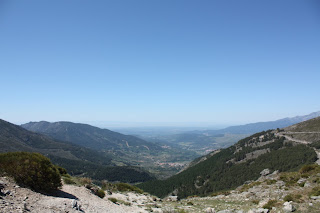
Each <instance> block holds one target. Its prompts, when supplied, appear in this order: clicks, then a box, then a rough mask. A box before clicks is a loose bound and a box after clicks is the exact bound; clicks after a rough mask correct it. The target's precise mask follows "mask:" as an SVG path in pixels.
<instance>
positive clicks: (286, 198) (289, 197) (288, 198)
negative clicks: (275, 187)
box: [283, 194, 293, 201]
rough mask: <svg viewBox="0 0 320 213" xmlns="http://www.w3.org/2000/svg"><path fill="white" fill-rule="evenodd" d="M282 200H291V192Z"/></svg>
mask: <svg viewBox="0 0 320 213" xmlns="http://www.w3.org/2000/svg"><path fill="white" fill-rule="evenodd" d="M283 200H284V201H293V196H292V195H291V194H288V195H286V196H285V197H284V198H283Z"/></svg>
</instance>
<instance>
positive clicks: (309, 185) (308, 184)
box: [303, 181, 311, 187]
mask: <svg viewBox="0 0 320 213" xmlns="http://www.w3.org/2000/svg"><path fill="white" fill-rule="evenodd" d="M303 187H311V183H310V182H309V181H307V182H305V183H304V186H303Z"/></svg>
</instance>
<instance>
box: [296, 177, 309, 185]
mask: <svg viewBox="0 0 320 213" xmlns="http://www.w3.org/2000/svg"><path fill="white" fill-rule="evenodd" d="M306 180H307V179H305V178H300V179H299V180H298V181H297V183H298V184H301V183H304V182H306Z"/></svg>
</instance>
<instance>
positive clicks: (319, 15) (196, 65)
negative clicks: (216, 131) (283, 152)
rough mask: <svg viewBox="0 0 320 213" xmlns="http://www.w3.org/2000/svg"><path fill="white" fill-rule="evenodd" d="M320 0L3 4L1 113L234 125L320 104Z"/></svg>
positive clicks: (25, 117)
mask: <svg viewBox="0 0 320 213" xmlns="http://www.w3.org/2000/svg"><path fill="white" fill-rule="evenodd" d="M319 80H320V1H318V0H282V1H279V0H260V1H256V0H242V1H239V0H219V1H218V0H201V1H198V0H193V1H190V0H161V1H160V0H158V1H157V0H134V1H133V0H126V1H125V0H113V1H109V0H103V1H98V0H96V1H88V0H86V1H84V0H68V1H65V0H55V1H43V0H38V1H35V0H28V1H21V0H0V82H1V83H0V118H1V119H4V120H7V121H9V122H13V123H17V124H21V123H25V122H29V121H40V120H47V121H73V122H85V123H90V122H91V123H93V122H96V123H97V122H100V123H105V124H106V125H108V124H110V125H111V124H112V123H113V124H114V123H117V124H119V125H120V126H121V125H124V126H126V125H127V126H128V125H129V126H130V125H144V126H145V125H161V126H165V125H183V126H188V125H229V124H230V125H234V124H245V123H251V122H258V121H270V120H276V119H280V118H284V117H292V116H296V115H305V114H309V113H311V112H315V111H319V110H320V98H319V91H320V83H319Z"/></svg>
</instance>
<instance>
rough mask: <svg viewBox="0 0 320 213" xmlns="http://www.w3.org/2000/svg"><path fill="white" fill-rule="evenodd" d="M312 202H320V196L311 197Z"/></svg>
mask: <svg viewBox="0 0 320 213" xmlns="http://www.w3.org/2000/svg"><path fill="white" fill-rule="evenodd" d="M310 198H311V199H312V200H320V195H319V196H311V197H310Z"/></svg>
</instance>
